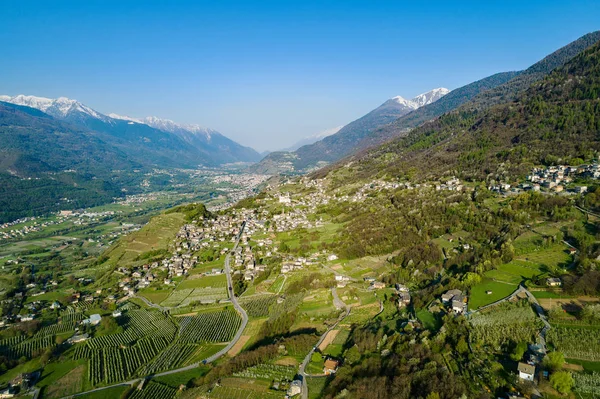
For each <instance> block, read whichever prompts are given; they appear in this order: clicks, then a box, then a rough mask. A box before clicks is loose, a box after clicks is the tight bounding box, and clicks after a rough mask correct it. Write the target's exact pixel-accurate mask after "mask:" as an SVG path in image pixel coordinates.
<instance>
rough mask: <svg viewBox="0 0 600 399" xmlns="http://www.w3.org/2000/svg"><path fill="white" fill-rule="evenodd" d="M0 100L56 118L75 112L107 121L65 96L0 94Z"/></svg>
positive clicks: (100, 115) (71, 115)
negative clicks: (12, 95)
mask: <svg viewBox="0 0 600 399" xmlns="http://www.w3.org/2000/svg"><path fill="white" fill-rule="evenodd" d="M0 101H4V102H7V103H11V104H16V105H23V106H25V107H30V108H35V109H39V110H40V111H42V112H45V113H47V114H48V115H51V116H54V117H55V118H58V119H69V118H71V117H73V116H76V115H77V114H83V115H87V116H90V117H92V118H96V119H100V120H102V121H107V120H108V117H107V116H106V115H103V114H101V113H99V112H97V111H95V110H93V109H92V108H90V107H88V106H87V105H84V104H82V103H80V102H79V101H77V100H72V99H70V98H66V97H59V98H54V99H52V98H46V97H36V96H25V95H23V94H19V95H18V96H14V97H10V96H0Z"/></svg>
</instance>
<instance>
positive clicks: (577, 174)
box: [523, 164, 600, 193]
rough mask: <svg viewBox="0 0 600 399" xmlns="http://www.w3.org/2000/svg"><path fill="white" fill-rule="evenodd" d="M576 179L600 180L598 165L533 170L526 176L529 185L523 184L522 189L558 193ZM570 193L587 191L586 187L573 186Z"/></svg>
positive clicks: (559, 166)
mask: <svg viewBox="0 0 600 399" xmlns="http://www.w3.org/2000/svg"><path fill="white" fill-rule="evenodd" d="M576 178H588V179H598V178H600V165H598V164H591V165H581V166H567V165H558V166H550V167H548V168H534V169H533V171H532V172H531V174H530V175H529V176H527V181H528V182H529V183H528V184H524V185H523V188H524V189H529V190H534V191H540V190H541V189H545V190H547V191H551V192H555V193H560V192H562V191H563V190H564V189H565V185H567V184H569V183H572V182H573V180H574V179H576ZM572 191H573V192H575V193H584V192H586V191H587V186H575V187H573V189H572Z"/></svg>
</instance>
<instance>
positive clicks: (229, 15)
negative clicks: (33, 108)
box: [0, 0, 600, 151]
mask: <svg viewBox="0 0 600 399" xmlns="http://www.w3.org/2000/svg"><path fill="white" fill-rule="evenodd" d="M599 15H600V2H598V1H568V2H566V1H552V0H545V1H530V0H528V1H510V0H505V1H461V2H451V1H427V2H420V1H411V2H405V1H400V0H396V1H393V2H387V1H361V2H359V1H351V0H346V1H319V2H313V1H286V0H279V1H260V2H259V1H253V2H249V1H245V2H242V1H227V0H224V1H210V2H203V1H193V2H192V1H143V2H142V1H140V2H136V1H115V2H113V1H110V0H107V1H85V2H83V1H74V2H67V1H58V0H57V1H52V2H49V1H38V2H33V1H27V0H20V1H11V2H9V1H2V6H1V12H0V43H2V45H1V47H0V48H1V57H0V94H9V95H16V94H33V95H38V96H46V97H58V96H66V97H70V98H75V99H77V100H80V101H82V102H84V103H85V104H87V105H89V106H91V107H93V108H95V109H96V110H98V111H101V112H104V113H111V112H115V113H119V114H124V115H131V116H138V117H140V116H148V115H155V116H159V117H163V118H169V119H173V120H175V121H178V122H185V123H198V124H201V125H203V126H208V127H212V128H214V129H217V130H219V131H221V132H222V133H224V134H225V135H227V136H229V137H231V138H233V139H235V140H237V141H239V142H240V143H242V144H245V145H250V146H252V147H254V148H256V149H257V150H261V151H262V150H267V149H269V150H275V149H279V148H282V147H286V146H288V145H290V144H292V143H294V142H295V141H297V140H298V139H299V138H301V137H304V136H309V135H312V134H314V133H317V132H319V131H322V130H325V129H327V128H331V127H334V126H338V125H342V124H345V123H348V122H350V121H352V120H354V119H356V118H358V117H360V116H362V115H363V114H365V113H366V112H368V111H370V110H371V109H373V108H375V107H377V106H378V105H379V104H381V103H382V102H384V101H385V100H386V99H388V98H390V97H393V96H396V95H402V96H403V97H406V98H411V97H414V96H415V95H417V94H419V93H421V92H425V91H428V90H429V89H431V88H435V87H441V86H443V87H447V88H449V89H455V88H457V87H460V86H462V85H465V84H467V83H470V82H472V81H474V80H477V79H480V78H483V77H486V76H489V75H491V74H493V73H496V72H502V71H508V70H518V69H524V68H526V67H528V66H529V65H531V64H533V63H535V62H536V61H538V60H539V59H541V58H543V57H544V56H545V55H547V54H549V53H551V52H552V51H554V50H556V49H557V48H559V47H561V46H563V45H565V44H568V43H569V42H571V41H573V40H575V39H577V38H578V37H580V36H582V35H583V34H585V33H588V32H591V31H594V30H598V29H600V19H599V18H598V16H599Z"/></svg>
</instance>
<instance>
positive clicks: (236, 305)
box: [61, 222, 248, 399]
mask: <svg viewBox="0 0 600 399" xmlns="http://www.w3.org/2000/svg"><path fill="white" fill-rule="evenodd" d="M245 227H246V222H244V223H242V228H241V229H240V232H239V234H238V236H237V239H236V241H235V245H234V247H233V249H232V250H231V252H233V251H235V249H236V248H237V247H238V245H239V243H240V238H241V237H242V233H243V232H244V228H245ZM230 257H231V255H230V253H229V254H227V257H226V258H225V274H226V275H227V293H228V296H229V299H231V303H232V304H233V307H234V308H235V310H236V311H237V312H238V313H239V314H240V316H241V317H242V324H241V325H240V328H239V329H238V331H237V332H236V333H235V336H234V337H233V339H232V340H231V341H230V342H229V343H228V344H227V346H225V347H224V348H223V349H221V350H220V351H219V352H217V353H215V354H214V355H212V356H210V357H207V358H206V359H204V360H203V361H202V362H201V363H202V364H208V363H212V362H214V361H215V360H217V359H218V358H220V357H221V356H223V355H225V354H226V353H227V352H229V350H230V349H231V348H232V347H233V346H234V345H235V344H236V343H237V341H239V339H240V337H241V336H242V333H243V332H244V329H245V328H246V326H247V325H248V314H247V313H246V311H245V310H244V309H243V308H242V307H241V306H240V304H239V303H238V300H237V298H236V296H235V295H234V293H233V283H232V279H231V267H230V266H229V259H230ZM139 298H140V299H142V300H145V299H146V298H142V297H139ZM146 301H147V300H145V301H144V302H146ZM146 303H148V302H146ZM156 306H158V305H156ZM198 366H200V362H198V363H193V364H190V365H189V366H186V367H181V368H178V369H175V370H169V371H163V372H162V373H155V374H149V375H146V376H143V377H139V378H136V379H133V380H130V381H124V382H120V383H117V384H113V385H108V386H105V387H100V388H96V389H92V390H90V391H86V392H80V393H76V394H74V395H69V396H64V397H63V398H61V399H70V398H74V397H76V396H81V395H86V394H89V393H92V392H98V391H102V390H104V389H109V388H114V387H119V386H133V385H135V384H137V383H139V382H140V381H142V380H144V379H150V378H152V377H160V376H163V375H169V374H175V373H180V372H182V371H187V370H192V369H195V368H197V367H198Z"/></svg>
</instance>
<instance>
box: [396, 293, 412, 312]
mask: <svg viewBox="0 0 600 399" xmlns="http://www.w3.org/2000/svg"><path fill="white" fill-rule="evenodd" d="M408 305H410V294H409V293H408V292H400V293H399V294H398V307H399V308H403V307H405V306H408Z"/></svg>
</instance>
